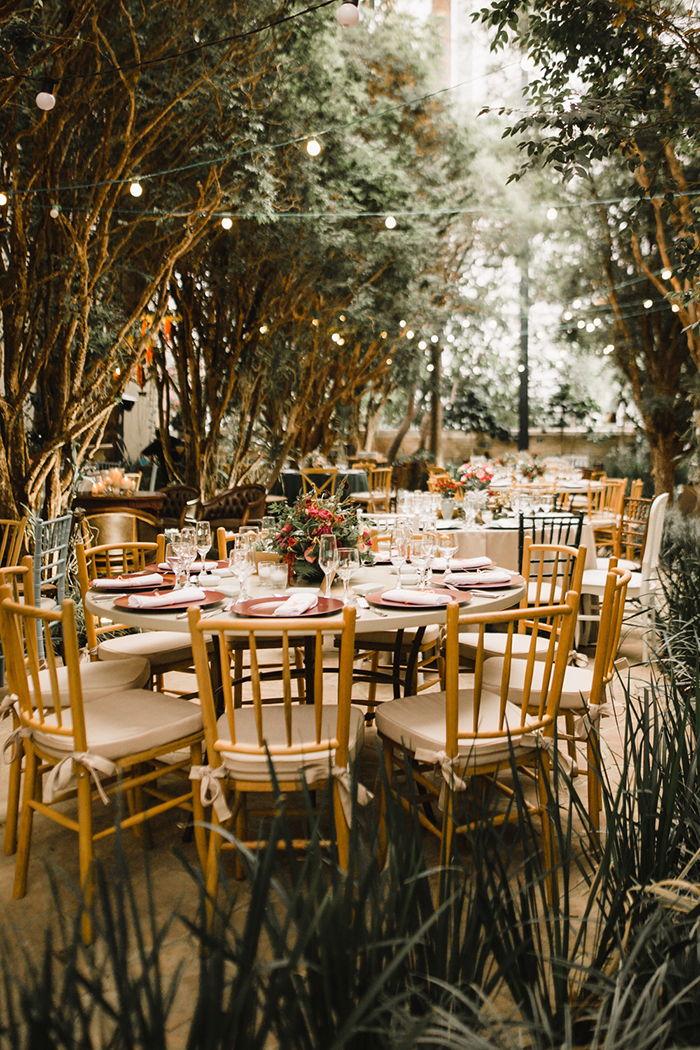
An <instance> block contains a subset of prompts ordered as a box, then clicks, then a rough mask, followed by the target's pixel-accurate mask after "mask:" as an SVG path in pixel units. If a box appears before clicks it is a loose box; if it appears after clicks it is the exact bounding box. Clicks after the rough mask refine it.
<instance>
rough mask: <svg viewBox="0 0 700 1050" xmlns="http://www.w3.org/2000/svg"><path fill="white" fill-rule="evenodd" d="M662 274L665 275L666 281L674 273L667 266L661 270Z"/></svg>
mask: <svg viewBox="0 0 700 1050" xmlns="http://www.w3.org/2000/svg"><path fill="white" fill-rule="evenodd" d="M661 276H662V277H663V279H664V281H668V280H669V279H670V278H671V277H672V276H673V275H672V273H671V271H670V270H669V269H668V268H667V269H665V270H662V271H661Z"/></svg>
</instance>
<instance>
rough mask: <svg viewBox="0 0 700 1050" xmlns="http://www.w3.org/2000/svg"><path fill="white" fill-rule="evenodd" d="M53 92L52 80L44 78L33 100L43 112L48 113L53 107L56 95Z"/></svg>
mask: <svg viewBox="0 0 700 1050" xmlns="http://www.w3.org/2000/svg"><path fill="white" fill-rule="evenodd" d="M53 92H54V86H53V81H52V80H44V81H43V82H42V85H41V90H40V91H39V94H38V95H37V96H36V98H35V100H34V101H35V102H36V104H37V106H38V107H39V109H42V110H43V111H44V113H50V112H51V110H52V109H53V107H54V106H55V105H56V96H55V95H54V93H53Z"/></svg>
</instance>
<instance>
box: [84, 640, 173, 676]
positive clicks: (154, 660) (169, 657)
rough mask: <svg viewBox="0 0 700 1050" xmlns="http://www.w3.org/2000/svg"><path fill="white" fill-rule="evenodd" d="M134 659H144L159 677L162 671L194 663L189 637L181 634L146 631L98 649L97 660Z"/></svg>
mask: <svg viewBox="0 0 700 1050" xmlns="http://www.w3.org/2000/svg"><path fill="white" fill-rule="evenodd" d="M131 656H142V657H145V658H146V659H147V660H148V661H149V662H150V665H151V670H152V671H153V672H154V673H156V672H157V671H159V670H160V668H161V667H164V666H169V665H170V664H174V663H184V662H185V661H186V660H191V659H192V646H191V645H190V640H189V635H187V634H181V633H180V632H179V631H144V633H143V634H124V635H119V636H118V637H116V638H106V639H105V640H104V641H103V642H100V644H99V645H98V647H97V657H98V660H124V659H126V658H127V657H131Z"/></svg>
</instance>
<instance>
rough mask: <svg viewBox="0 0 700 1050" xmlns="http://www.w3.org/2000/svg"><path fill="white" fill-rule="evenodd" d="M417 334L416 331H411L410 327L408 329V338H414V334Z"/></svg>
mask: <svg viewBox="0 0 700 1050" xmlns="http://www.w3.org/2000/svg"><path fill="white" fill-rule="evenodd" d="M415 334H416V333H415V332H412V331H411V329H410V328H409V330H408V331H407V332H406V338H407V339H413V336H414V335H415Z"/></svg>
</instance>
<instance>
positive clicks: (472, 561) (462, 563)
mask: <svg viewBox="0 0 700 1050" xmlns="http://www.w3.org/2000/svg"><path fill="white" fill-rule="evenodd" d="M491 565H493V560H492V559H491V558H489V557H487V555H486V554H480V555H479V556H478V557H477V558H455V560H454V561H453V562H452V568H453V569H457V570H459V569H486V568H488V567H489V566H491Z"/></svg>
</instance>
